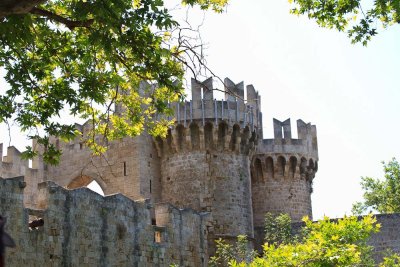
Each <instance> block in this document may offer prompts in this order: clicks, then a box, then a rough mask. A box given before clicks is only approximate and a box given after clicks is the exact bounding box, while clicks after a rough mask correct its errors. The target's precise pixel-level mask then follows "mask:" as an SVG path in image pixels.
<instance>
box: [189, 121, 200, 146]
mask: <svg viewBox="0 0 400 267" xmlns="http://www.w3.org/2000/svg"><path fill="white" fill-rule="evenodd" d="M190 141H191V143H192V149H199V148H200V133H199V126H198V125H197V124H196V123H192V124H190Z"/></svg>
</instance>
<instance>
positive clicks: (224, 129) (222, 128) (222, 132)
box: [218, 122, 228, 150]
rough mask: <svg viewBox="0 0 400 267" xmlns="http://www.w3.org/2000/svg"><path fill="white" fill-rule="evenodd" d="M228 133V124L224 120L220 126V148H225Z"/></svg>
mask: <svg viewBox="0 0 400 267" xmlns="http://www.w3.org/2000/svg"><path fill="white" fill-rule="evenodd" d="M227 133H228V125H227V124H226V123H224V122H222V123H220V124H219V126H218V149H220V150H224V148H225V139H226V134H227Z"/></svg>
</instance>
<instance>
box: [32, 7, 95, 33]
mask: <svg viewBox="0 0 400 267" xmlns="http://www.w3.org/2000/svg"><path fill="white" fill-rule="evenodd" d="M30 13H31V14H35V15H39V16H42V17H47V18H49V19H50V20H53V21H56V22H59V23H62V24H64V25H65V26H67V27H68V28H69V29H70V30H71V31H72V30H73V29H74V28H76V27H84V28H88V27H90V25H92V24H93V22H94V20H93V19H88V20H70V19H67V18H64V17H62V16H60V15H57V14H54V13H53V12H50V11H47V10H44V9H40V8H37V7H34V8H32V10H31V11H30Z"/></svg>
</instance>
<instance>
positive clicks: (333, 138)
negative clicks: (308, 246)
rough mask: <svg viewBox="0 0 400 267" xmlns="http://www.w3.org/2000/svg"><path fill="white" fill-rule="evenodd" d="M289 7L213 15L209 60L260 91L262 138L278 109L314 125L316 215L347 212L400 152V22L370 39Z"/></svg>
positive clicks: (267, 5) (252, 2)
mask: <svg viewBox="0 0 400 267" xmlns="http://www.w3.org/2000/svg"><path fill="white" fill-rule="evenodd" d="M289 9H290V6H289V4H288V3H287V2H286V1H284V0H283V1H282V0H274V1H262V0H246V1H243V0H242V1H238V0H233V1H231V3H230V5H229V7H228V8H227V12H226V13H224V14H207V15H206V18H205V21H204V25H203V26H202V28H201V31H202V38H203V41H204V42H206V43H208V49H207V51H206V53H207V55H208V64H209V67H210V68H212V69H213V71H214V72H215V73H217V74H218V75H220V76H221V77H222V78H224V77H229V78H231V79H232V80H233V81H234V82H236V83H238V82H240V81H242V80H244V81H245V84H253V85H254V86H255V88H256V90H258V91H259V92H260V94H261V96H262V106H263V110H262V111H263V118H264V127H265V128H264V138H271V137H272V118H277V119H279V120H285V119H287V118H291V119H292V124H293V125H292V128H293V130H295V121H296V120H297V119H303V120H304V121H305V122H311V123H313V124H315V125H316V126H317V132H318V145H319V157H320V160H319V171H318V173H317V175H316V178H315V180H314V193H313V195H312V200H313V212H314V218H316V219H318V218H320V217H321V216H322V215H323V214H326V215H328V216H331V217H337V216H343V215H344V214H345V213H347V214H349V212H350V210H351V205H352V203H353V202H355V201H357V200H360V199H361V187H360V185H359V182H360V177H361V176H374V177H381V176H382V175H383V172H382V165H381V164H380V162H381V161H382V160H386V161H387V160H390V159H391V158H392V157H397V158H398V159H400V123H399V122H400V118H399V117H400V107H399V106H400V91H399V77H400V53H399V52H398V49H399V47H400V27H398V26H396V27H392V28H390V29H388V30H384V31H381V32H380V34H379V35H378V36H377V37H375V38H374V39H373V40H372V41H371V42H370V44H369V45H368V47H363V46H361V45H352V44H351V43H350V40H349V39H348V38H347V36H346V34H345V33H338V32H336V31H333V30H327V29H321V28H319V27H318V26H317V25H316V24H315V23H314V22H313V21H310V20H308V19H307V18H305V17H301V18H298V17H296V16H293V15H290V14H289ZM191 14H192V18H193V17H198V19H199V20H200V17H201V16H200V15H199V14H200V13H198V12H194V13H191ZM195 19H196V18H195ZM0 130H1V134H0V142H2V141H3V142H8V138H7V136H6V131H5V128H4V126H3V127H1V129H0ZM17 135H18V133H16V132H14V133H13V144H14V145H16V146H17V147H18V148H19V149H22V148H23V145H22V144H23V142H22V141H21V140H20V139H18V138H17V137H16V136H17Z"/></svg>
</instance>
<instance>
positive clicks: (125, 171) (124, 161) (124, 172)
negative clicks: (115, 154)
mask: <svg viewBox="0 0 400 267" xmlns="http://www.w3.org/2000/svg"><path fill="white" fill-rule="evenodd" d="M124 176H126V161H124Z"/></svg>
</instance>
